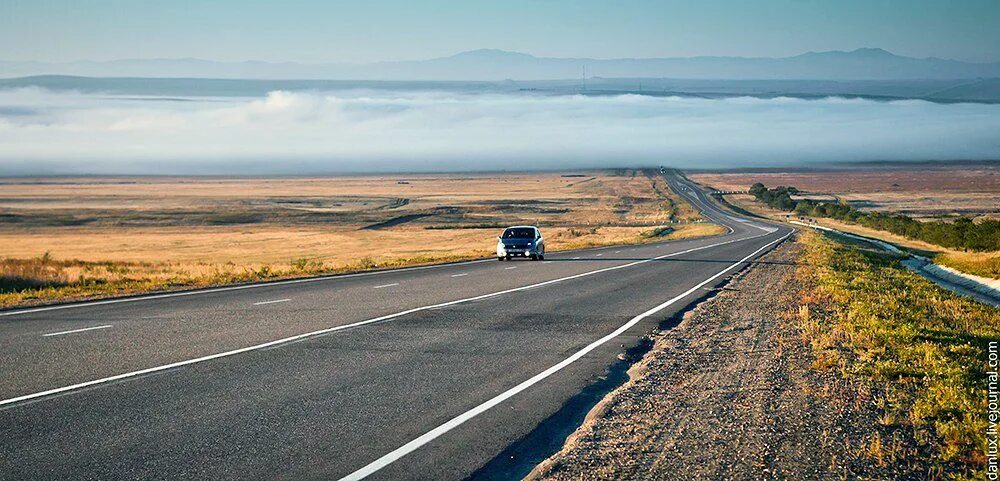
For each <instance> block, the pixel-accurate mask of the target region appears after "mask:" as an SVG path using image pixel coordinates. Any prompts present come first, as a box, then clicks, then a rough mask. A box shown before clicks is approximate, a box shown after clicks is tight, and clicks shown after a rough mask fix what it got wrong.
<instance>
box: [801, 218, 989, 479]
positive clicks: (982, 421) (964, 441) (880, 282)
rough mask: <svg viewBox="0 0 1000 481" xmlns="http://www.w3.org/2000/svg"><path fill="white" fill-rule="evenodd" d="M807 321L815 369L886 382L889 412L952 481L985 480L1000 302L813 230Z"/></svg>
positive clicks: (808, 237) (806, 257) (806, 259)
mask: <svg viewBox="0 0 1000 481" xmlns="http://www.w3.org/2000/svg"><path fill="white" fill-rule="evenodd" d="M803 239H804V240H803V242H804V244H805V246H806V248H805V250H804V254H803V259H802V264H803V266H802V268H801V269H800V274H801V275H802V276H803V277H804V279H806V280H807V285H808V287H807V289H806V293H805V295H804V297H803V301H802V307H801V308H800V311H799V322H800V327H801V328H802V331H803V337H804V339H805V340H806V341H807V342H809V343H810V344H811V345H812V347H813V349H814V352H816V356H817V360H818V361H821V362H818V363H814V367H816V368H826V369H834V370H839V371H840V372H841V373H843V374H844V375H845V376H862V377H865V378H868V379H870V380H872V381H873V382H877V383H879V384H880V385H883V386H886V389H887V397H888V398H889V399H890V400H891V402H887V403H885V405H884V406H883V407H882V409H883V410H885V411H886V412H885V413H883V419H888V420H893V421H892V422H895V423H898V424H899V425H900V427H901V428H905V429H909V430H912V432H913V433H914V437H915V439H916V441H917V442H918V443H920V444H921V445H922V446H924V447H926V448H929V449H930V451H932V452H934V453H935V454H934V456H935V457H934V459H933V460H932V462H933V464H934V465H935V467H936V469H940V470H941V471H942V472H944V473H947V474H948V475H949V476H950V477H951V478H953V479H983V474H982V473H983V471H982V468H983V466H984V463H985V454H984V453H985V449H986V435H985V433H984V431H985V428H986V385H985V378H986V375H985V371H986V370H985V369H984V367H985V366H986V358H987V345H988V343H989V342H990V341H996V340H1000V309H996V308H993V307H990V306H988V305H985V304H980V303H978V302H976V301H974V300H971V299H968V298H964V297H959V296H957V295H954V294H952V293H950V292H947V291H945V290H943V289H941V288H939V287H937V286H936V285H934V284H933V283H931V282H929V281H927V280H925V279H924V278H922V277H920V276H918V275H917V274H914V273H912V272H910V271H908V270H907V269H906V268H904V267H903V266H901V265H900V263H899V257H897V256H893V255H889V254H883V253H878V252H873V251H868V250H861V249H858V248H856V247H852V246H848V245H844V244H840V243H837V242H835V241H833V240H830V239H827V238H824V237H822V236H819V235H816V234H813V233H808V234H805V235H804V236H803Z"/></svg>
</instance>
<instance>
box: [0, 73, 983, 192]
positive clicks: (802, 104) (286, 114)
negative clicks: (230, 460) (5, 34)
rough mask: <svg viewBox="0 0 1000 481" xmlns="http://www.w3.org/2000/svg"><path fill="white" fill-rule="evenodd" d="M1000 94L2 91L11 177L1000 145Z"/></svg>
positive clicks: (816, 155)
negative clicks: (937, 97)
mask: <svg viewBox="0 0 1000 481" xmlns="http://www.w3.org/2000/svg"><path fill="white" fill-rule="evenodd" d="M997 132H1000V105H992V104H936V103H930V102H925V101H920V100H906V101H893V102H877V101H871V100H862V99H850V100H848V99H842V98H833V97H831V98H823V99H816V100H804V99H794V98H774V99H760V98H749V97H738V98H727V99H702V98H680V97H649V96H641V95H618V96H581V95H536V94H530V93H525V94H469V93H449V92H399V91H338V92H285V91H273V92H270V93H269V94H267V96H266V97H260V98H232V97H227V98H205V97H199V98H167V97H124V96H112V95H100V94H93V93H86V94H84V93H73V92H53V91H48V90H44V89H38V88H25V89H7V90H0V175H32V174H67V175H69V174H221V175H243V174H317V173H342V172H397V171H440V170H522V169H560V168H585V167H615V166H641V165H658V164H666V165H671V166H676V167H681V168H685V167H686V168H692V167H696V168H712V167H735V166H741V167H742V166H746V167H749V166H776V165H807V164H817V163H835V162H844V161H867V160H949V159H973V160H986V159H998V158H1000V136H998V135H997Z"/></svg>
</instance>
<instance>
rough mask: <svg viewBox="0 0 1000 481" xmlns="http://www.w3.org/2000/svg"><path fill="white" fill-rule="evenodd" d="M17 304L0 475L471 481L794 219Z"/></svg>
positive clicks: (10, 330) (0, 317)
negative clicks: (625, 242) (368, 269)
mask: <svg viewBox="0 0 1000 481" xmlns="http://www.w3.org/2000/svg"><path fill="white" fill-rule="evenodd" d="M667 180H668V183H669V184H670V186H671V188H673V189H674V190H676V191H677V192H678V193H680V195H682V196H684V197H685V198H686V199H688V200H690V201H691V202H692V203H693V204H694V205H695V206H697V207H698V208H699V209H701V210H702V211H703V213H704V214H705V215H706V216H707V217H709V218H710V219H711V220H712V221H714V222H717V223H720V224H722V225H725V226H726V227H728V228H729V230H730V232H729V233H728V234H725V235H721V236H717V237H711V238H703V239H689V240H680V241H670V242H661V243H654V244H643V245H634V246H613V247H604V248H596V249H587V250H579V251H571V252H552V253H549V254H548V255H547V256H546V261H544V262H530V261H512V262H497V261H495V260H481V261H473V262H465V263H457V264H446V265H440V266H428V267H422V268H410V269H399V270H394V271H384V272H376V273H366V274H359V275H345V276H335V277H326V278H316V279H301V280H295V281H285V282H277V283H270V284H257V285H250V286H233V287H229V288H217V289H206V290H202V291H193V292H185V293H173V294H161V295H152V296H145V297H139V298H130V299H124V300H112V301H98V302H90V303H78V304H69V305H62V306H52V307H48V308H35V309H23V310H14V311H4V312H0V364H2V366H3V368H2V369H3V376H2V378H0V479H11V480H14V479H247V478H252V479H257V478H278V479H463V478H465V477H468V476H469V475H470V474H471V473H473V472H475V471H476V470H477V469H478V468H480V467H481V466H483V465H485V464H486V463H487V462H489V461H490V460H491V459H493V458H494V457H495V456H496V455H497V454H498V453H500V452H501V451H502V450H503V449H504V448H505V447H507V446H508V445H510V444H511V443H513V442H515V441H516V440H518V439H520V438H521V437H523V436H525V435H526V434H527V433H529V432H531V431H532V429H533V428H534V427H536V426H537V425H538V424H539V423H540V422H542V421H543V420H545V419H546V418H547V417H549V416H550V415H552V414H553V413H555V412H556V411H558V410H559V409H560V407H561V406H562V405H563V404H564V403H565V402H566V401H567V400H568V399H569V398H571V397H572V396H573V395H575V394H576V393H578V392H580V390H581V389H583V388H584V387H586V386H588V385H589V384H591V383H593V382H594V381H595V380H596V379H598V378H599V377H601V376H602V375H604V374H605V373H606V371H607V368H608V367H609V366H610V365H611V364H612V363H613V362H614V361H615V358H616V356H617V355H618V354H619V353H621V352H622V351H623V350H624V349H625V348H627V347H629V346H632V345H635V344H636V343H637V340H638V337H639V336H641V335H642V334H644V333H645V332H648V331H649V330H650V329H653V328H655V327H656V326H657V325H658V324H659V322H661V321H663V320H665V319H668V318H670V317H671V316H672V315H673V314H675V313H677V312H678V311H680V310H682V309H683V308H684V307H685V306H687V305H688V304H690V303H691V302H693V301H694V300H696V299H697V298H699V297H701V296H703V295H704V294H705V292H706V289H711V288H713V287H716V286H718V285H719V284H721V283H723V282H725V280H726V279H727V278H728V276H729V275H731V274H732V273H734V272H736V271H737V270H738V269H739V268H740V267H741V266H744V265H746V263H747V262H750V261H752V260H753V259H754V258H755V257H757V256H759V255H761V254H762V253H764V252H766V251H767V250H768V249H770V248H772V247H774V246H775V245H776V244H777V243H778V242H780V241H781V240H782V239H784V238H786V237H787V236H788V235H790V233H791V232H792V230H791V228H789V227H784V226H780V225H776V224H770V223H766V222H764V221H760V220H757V219H747V218H743V217H741V216H740V215H738V214H736V213H732V212H729V211H724V210H722V209H721V208H719V207H718V206H717V205H716V204H714V203H713V202H712V201H711V200H710V199H709V198H708V197H707V196H706V195H705V194H704V193H703V192H702V191H701V190H699V189H698V188H697V187H696V186H695V185H693V184H691V183H690V182H689V181H687V180H685V179H683V178H680V177H677V176H672V175H671V176H668V178H667Z"/></svg>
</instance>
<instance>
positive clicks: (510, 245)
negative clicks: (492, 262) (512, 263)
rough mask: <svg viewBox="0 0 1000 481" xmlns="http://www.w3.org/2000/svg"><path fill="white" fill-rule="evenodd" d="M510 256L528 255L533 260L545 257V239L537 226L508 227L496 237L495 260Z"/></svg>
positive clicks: (505, 258)
mask: <svg viewBox="0 0 1000 481" xmlns="http://www.w3.org/2000/svg"><path fill="white" fill-rule="evenodd" d="M512 257H529V258H531V260H533V261H536V260H543V259H545V239H543V238H542V232H541V231H540V230H538V227H535V226H533V225H517V226H513V227H508V228H507V229H505V230H504V231H503V234H500V237H497V260H501V261H502V260H508V261H509V260H510V259H511V258H512Z"/></svg>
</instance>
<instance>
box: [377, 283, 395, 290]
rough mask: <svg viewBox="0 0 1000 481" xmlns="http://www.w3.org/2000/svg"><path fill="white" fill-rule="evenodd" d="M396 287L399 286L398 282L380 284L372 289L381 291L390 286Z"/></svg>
mask: <svg viewBox="0 0 1000 481" xmlns="http://www.w3.org/2000/svg"><path fill="white" fill-rule="evenodd" d="M398 285H399V283H398V282H393V283H392V284H382V285H381V286H375V287H373V288H372V289H382V288H384V287H392V286H398Z"/></svg>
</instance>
